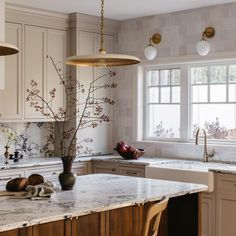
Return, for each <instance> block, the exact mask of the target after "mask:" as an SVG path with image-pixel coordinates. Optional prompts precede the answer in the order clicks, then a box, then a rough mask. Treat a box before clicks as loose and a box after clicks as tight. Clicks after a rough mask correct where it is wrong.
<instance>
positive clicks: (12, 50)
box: [0, 42, 19, 56]
mask: <svg viewBox="0 0 236 236" xmlns="http://www.w3.org/2000/svg"><path fill="white" fill-rule="evenodd" d="M18 52H19V49H18V48H17V47H16V46H14V45H12V44H10V43H6V42H0V56H8V55H13V54H16V53H18Z"/></svg>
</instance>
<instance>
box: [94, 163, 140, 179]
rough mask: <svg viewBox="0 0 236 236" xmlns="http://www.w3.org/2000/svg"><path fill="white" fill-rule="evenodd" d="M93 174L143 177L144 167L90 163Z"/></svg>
mask: <svg viewBox="0 0 236 236" xmlns="http://www.w3.org/2000/svg"><path fill="white" fill-rule="evenodd" d="M92 170H93V173H104V174H118V175H125V176H136V177H144V176H145V167H144V166H137V165H124V164H120V163H111V162H106V161H102V162H94V161H93V162H92Z"/></svg>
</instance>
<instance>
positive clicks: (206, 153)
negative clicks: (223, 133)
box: [195, 129, 215, 162]
mask: <svg viewBox="0 0 236 236" xmlns="http://www.w3.org/2000/svg"><path fill="white" fill-rule="evenodd" d="M201 130H202V132H203V134H204V153H203V162H208V158H212V157H213V156H214V154H215V152H214V149H213V151H212V152H211V153H208V150H207V134H206V131H205V130H204V129H198V130H197V132H196V139H195V144H196V145H198V139H199V133H200V131H201Z"/></svg>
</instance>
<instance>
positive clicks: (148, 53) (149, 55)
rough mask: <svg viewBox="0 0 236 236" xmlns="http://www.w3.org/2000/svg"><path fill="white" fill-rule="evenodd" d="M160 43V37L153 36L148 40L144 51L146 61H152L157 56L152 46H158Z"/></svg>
mask: <svg viewBox="0 0 236 236" xmlns="http://www.w3.org/2000/svg"><path fill="white" fill-rule="evenodd" d="M160 42H161V35H160V34H154V35H153V36H152V37H151V38H150V42H149V44H148V46H147V47H146V48H145V49H144V55H145V57H146V59H147V60H150V61H151V60H153V59H154V58H155V57H156V55H157V49H156V48H155V47H154V46H153V44H159V43H160Z"/></svg>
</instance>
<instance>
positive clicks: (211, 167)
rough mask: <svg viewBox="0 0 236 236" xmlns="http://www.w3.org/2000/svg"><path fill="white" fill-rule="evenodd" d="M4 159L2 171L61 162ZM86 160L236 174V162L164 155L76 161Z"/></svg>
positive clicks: (106, 157)
mask: <svg viewBox="0 0 236 236" xmlns="http://www.w3.org/2000/svg"><path fill="white" fill-rule="evenodd" d="M3 161H4V160H3V159H2V160H0V171H1V170H7V169H17V168H27V167H37V166H47V165H56V164H61V160H60V158H59V157H50V158H39V157H38V158H25V159H22V160H20V162H19V163H13V162H12V163H10V164H8V165H5V164H4V163H3ZM84 161H96V162H111V163H119V164H125V165H129V164H130V165H140V166H148V165H157V166H161V167H163V168H165V167H166V168H167V167H169V166H170V165H171V166H172V168H174V169H186V167H188V168H189V169H195V170H200V171H214V172H220V173H229V174H236V164H235V163H221V162H207V163H204V162H200V161H190V160H180V159H170V158H164V157H141V158H139V159H138V160H125V159H124V158H122V157H120V156H117V155H101V156H86V157H77V158H76V159H75V163H78V162H84Z"/></svg>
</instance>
